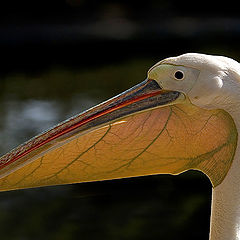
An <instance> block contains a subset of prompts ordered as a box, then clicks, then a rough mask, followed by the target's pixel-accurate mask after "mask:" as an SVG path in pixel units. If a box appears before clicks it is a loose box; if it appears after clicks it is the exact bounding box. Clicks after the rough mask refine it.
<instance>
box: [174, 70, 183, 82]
mask: <svg viewBox="0 0 240 240" xmlns="http://www.w3.org/2000/svg"><path fill="white" fill-rule="evenodd" d="M174 78H175V79H176V80H183V79H184V72H183V71H181V70H177V71H176V72H175V73H174Z"/></svg>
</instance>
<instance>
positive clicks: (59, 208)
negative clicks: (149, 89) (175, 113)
mask: <svg viewBox="0 0 240 240" xmlns="http://www.w3.org/2000/svg"><path fill="white" fill-rule="evenodd" d="M234 4H237V2H235V3H234V2H231V1H227V2H224V1H218V2H217V1H211V2H210V1H196V2H194V1H191V2H189V1H187V2H182V1H176V2H175V1H172V0H171V1H167V0H159V1H157V0H148V1H127V0H126V1H120V0H119V1H117V0H116V1H107V0H103V1H97V0H95V1H93V0H88V1H87V0H66V1H60V0H56V1H49V0H48V1H43V0H41V1H40V0H35V1H1V3H0V61H1V62H0V64H1V65H0V115H1V118H0V151H1V153H2V154H4V153H5V152H7V151H8V150H10V149H11V148H13V147H15V146H17V145H18V144H20V143H22V142H23V141H25V140H27V139H29V138H30V137H32V136H34V135H36V134H38V133H39V132H41V131H43V130H45V129H46V128H48V127H51V126H53V125H54V124H56V123H58V122H59V121H62V120H64V119H66V118H67V117H70V116H72V115H73V114H76V113H79V112H81V111H83V110H85V109H87V108H88V107H91V106H93V105H95V104H97V103H99V102H101V101H103V100H106V99H107V98H109V97H111V96H114V95H115V94H117V93H120V92H121V91H123V90H125V89H128V88H129V87H131V86H133V85H134V84H136V83H138V82H140V81H142V80H144V79H145V77H146V72H147V70H148V68H149V67H151V65H153V64H154V63H155V62H156V61H159V60H161V59H162V58H165V57H168V56H175V55H178V54H182V53H185V52H202V53H208V54H218V55H225V56H229V57H232V58H235V59H236V60H239V59H240V45H239V42H240V41H239V40H240V18H239V8H238V5H234ZM210 201H211V185H210V182H209V180H208V179H207V177H206V176H204V175H203V174H201V173H199V172H194V171H190V172H188V173H184V174H182V175H180V176H168V175H166V176H150V177H141V178H132V179H123V180H115V181H105V182H97V183H84V184H75V185H68V186H58V187H46V188H40V189H30V190H19V191H13V192H3V193H0V237H1V239H4V240H5V239H6V240H8V239H9V240H28V239H35V240H38V239H44V240H48V239H49V240H50V239H51V240H55V239H56V240H71V239H86V240H87V239H105V240H108V239H109V240H112V239H114V240H115V239H116V240H118V239H121V240H122V239H123V240H130V239H131V240H134V239H139V240H142V239H148V240H150V239H164V240H168V239H169V240H170V239H196V240H197V239H201V240H203V239H206V240H207V239H208V233H209V218H210Z"/></svg>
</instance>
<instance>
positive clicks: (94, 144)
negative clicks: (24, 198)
mask: <svg viewBox="0 0 240 240" xmlns="http://www.w3.org/2000/svg"><path fill="white" fill-rule="evenodd" d="M236 144H237V131H236V127H235V124H234V122H233V120H232V118H231V117H230V115H229V114H228V113H226V112H225V111H223V110H203V109H201V108H199V107H196V106H193V105H192V104H191V103H189V102H186V103H184V104H177V105H172V106H165V107H159V108H156V109H153V110H149V111H146V112H141V113H137V114H135V115H132V116H128V117H125V118H122V119H119V120H118V121H115V122H112V123H109V124H107V125H105V126H101V128H99V129H93V130H92V131H89V130H88V131H86V132H85V133H84V132H83V133H81V134H77V135H75V136H74V137H72V138H71V139H66V140H65V142H63V143H62V144H61V146H58V147H56V148H55V149H52V150H51V151H46V153H45V154H43V155H42V154H41V156H40V157H37V158H36V157H35V160H34V161H32V162H31V161H29V163H28V164H26V165H23V166H22V167H21V166H20V167H19V169H18V170H16V171H13V172H11V166H10V167H9V175H6V176H5V177H3V178H1V179H0V190H2V191H5V190H12V189H21V188H29V187H38V186H45V185H58V184H68V183H78V182H88V181H97V180H107V179H115V178H125V177H134V176H142V175H150V174H159V173H163V174H164V173H170V174H179V173H181V172H184V171H186V170H188V169H197V170H200V171H203V172H204V173H205V174H206V175H207V176H208V177H209V178H210V180H211V182H212V184H213V186H217V185H218V184H220V183H221V182H222V181H223V179H224V177H225V176H226V174H227V172H228V170H229V168H230V166H231V163H232V160H233V157H234V153H235V149H236ZM32 155H34V154H31V153H29V154H28V156H26V157H25V158H26V159H28V160H29V159H31V157H32Z"/></svg>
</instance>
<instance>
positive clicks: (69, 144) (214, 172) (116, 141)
mask: <svg viewBox="0 0 240 240" xmlns="http://www.w3.org/2000/svg"><path fill="white" fill-rule="evenodd" d="M239 93H240V65H239V63H238V62H236V61H235V60H233V59H230V58H227V57H222V56H212V55H205V54H197V53H187V54H183V55H180V56H178V57H170V58H166V59H164V60H162V61H160V62H158V63H157V64H155V65H154V66H153V67H151V68H150V70H149V71H148V74H147V79H146V80H145V81H143V82H142V83H140V84H138V85H136V86H135V87H132V88H130V89H129V90H127V91H125V92H123V93H122V94H119V95H117V96H116V97H113V98H111V99H110V100H108V101H106V102H103V103H101V104H99V105H97V106H95V107H93V108H91V109H89V110H87V111H85V112H83V113H81V114H79V115H77V116H74V117H72V118H70V119H68V120H66V121H64V122H62V123H60V124H58V125H57V126H55V127H53V128H51V129H49V130H47V131H45V132H43V133H42V134H40V135H38V136H36V137H34V138H32V139H30V140H29V141H27V142H26V143H24V144H22V145H20V146H18V147H16V148H15V149H13V150H12V151H10V152H9V153H7V154H5V155H3V156H2V157H1V158H0V190H1V191H7V190H14V189H22V188H32V187H40V186H47V185H58V184H69V183H80V182H89V181H102V180H110V179H117V178H126V177H136V176H143V175H152V174H173V175H175V174H180V173H182V172H185V171H187V170H190V169H195V170H198V171H202V172H203V173H204V174H206V175H207V176H208V178H209V179H210V181H211V183H212V187H213V188H212V210H211V226H210V239H211V240H239V239H240V147H239V145H238V136H239V135H238V132H239V131H240V120H239V119H240V94H239Z"/></svg>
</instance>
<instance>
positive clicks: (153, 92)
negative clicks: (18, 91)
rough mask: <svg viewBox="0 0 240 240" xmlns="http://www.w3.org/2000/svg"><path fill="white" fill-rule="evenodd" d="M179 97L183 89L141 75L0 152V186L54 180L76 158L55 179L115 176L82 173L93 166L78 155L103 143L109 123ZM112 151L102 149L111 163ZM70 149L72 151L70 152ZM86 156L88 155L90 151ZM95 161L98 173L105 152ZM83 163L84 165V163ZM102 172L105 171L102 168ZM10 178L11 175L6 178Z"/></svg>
mask: <svg viewBox="0 0 240 240" xmlns="http://www.w3.org/2000/svg"><path fill="white" fill-rule="evenodd" d="M183 99H185V96H184V94H182V93H180V92H177V91H169V90H164V89H162V88H161V87H160V86H159V84H158V83H157V82H156V81H155V80H151V79H147V80H145V81H143V82H142V83H140V84H138V85H136V86H134V87H132V88H130V89H129V90H127V91H125V92H123V93H121V94H119V95H117V96H116V97H113V98H111V99H109V100H107V101H106V102H103V103H101V104H99V105H97V106H95V107H93V108H91V109H89V110H87V111H85V112H83V113H81V114H79V115H77V116H74V117H72V118H70V119H68V120H66V121H64V122H62V123H60V124H58V125H56V126H55V127H53V128H51V129H49V130H48V131H46V132H43V133H42V134H40V135H38V136H36V137H35V138H32V139H30V140H29V141H28V142H26V143H24V144H22V145H20V146H19V147H17V148H15V149H14V150H12V151H11V152H9V153H7V154H5V155H4V156H2V157H1V158H0V178H1V179H0V189H1V190H4V189H5V190H6V189H16V188H27V187H34V186H45V185H56V184H60V182H59V181H60V180H59V177H58V176H60V175H61V174H62V173H64V174H65V169H67V170H68V169H69V168H71V167H72V166H73V165H74V163H75V162H76V163H78V164H79V166H78V167H74V172H75V171H76V172H77V176H74V174H67V175H66V178H65V177H64V180H61V183H73V182H81V181H93V180H102V179H111V178H116V177H117V178H119V177H121V175H116V176H115V175H111V174H107V176H101V177H99V178H98V177H97V174H93V176H92V177H90V173H89V174H88V173H86V171H85V167H86V166H93V164H92V163H91V164H88V163H85V162H84V161H82V160H81V159H80V158H81V156H84V157H86V154H87V153H89V152H91V150H92V149H95V147H96V146H97V147H100V145H101V144H104V141H105V140H106V137H110V139H111V135H108V132H109V130H110V128H111V127H110V125H111V124H112V123H114V122H116V121H119V120H120V119H123V118H126V117H128V116H130V115H135V114H137V113H140V112H143V111H148V110H151V109H154V108H159V107H161V106H166V105H171V104H177V103H180V102H182V101H183ZM106 127H107V128H109V130H107V131H106V133H105V134H104V135H103V136H102V137H100V139H99V140H96V142H94V141H95V140H94V139H95V137H97V136H98V134H99V132H101V131H102V130H103V131H105V129H106ZM126 129H127V131H129V130H131V129H130V128H126ZM94 130H96V131H94ZM85 138H86V139H85ZM103 138H104V140H103ZM91 141H93V144H92V145H91V146H90V147H87V145H88V144H90V143H91ZM110 141H111V140H110ZM81 144H83V146H82V145H81ZM81 147H83V148H81ZM81 149H82V150H81ZM101 149H102V150H101V151H102V154H101V155H102V156H105V152H108V150H107V149H106V148H105V147H101ZM113 152H114V151H110V152H109V153H107V155H109V156H108V157H110V159H109V164H110V166H112V167H114V162H111V161H112V157H111V156H110V155H112V154H113ZM59 153H61V154H59ZM69 154H70V155H69ZM75 154H77V155H76V156H75ZM56 156H57V158H56ZM94 157H95V155H94ZM54 159H56V160H57V163H55V162H54V164H53V161H54ZM79 159H80V161H79V162H78V160H79ZM88 159H89V160H90V161H91V159H92V157H89V158H88ZM45 162H46V164H45ZM97 162H98V163H100V162H102V164H101V166H98V167H96V168H95V167H94V166H93V168H94V169H96V170H97V172H98V173H100V172H101V171H102V170H103V168H104V167H105V168H107V167H108V166H105V165H104V164H106V158H105V157H104V160H98V161H97ZM43 163H44V164H43ZM32 164H33V165H34V166H35V165H36V167H33V169H34V170H32V168H31V166H32ZM82 164H83V166H82ZM85 164H87V165H86V166H85ZM64 166H65V167H64ZM82 167H83V168H82ZM27 172H29V173H27ZM104 172H107V173H108V171H107V169H105V170H104ZM86 174H87V177H86V176H85V175H86ZM131 175H132V174H129V175H127V176H131ZM80 176H81V178H80ZM124 176H125V175H124ZM124 176H123V177H124ZM5 177H6V178H7V179H8V180H7V181H5ZM32 177H33V179H32ZM55 177H56V179H55ZM10 179H12V180H11V181H12V182H11V181H10ZM3 182H4V183H3ZM10 182H11V183H10ZM5 183H6V184H5Z"/></svg>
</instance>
